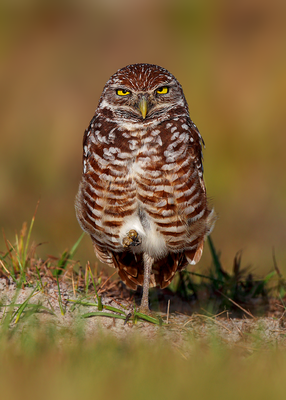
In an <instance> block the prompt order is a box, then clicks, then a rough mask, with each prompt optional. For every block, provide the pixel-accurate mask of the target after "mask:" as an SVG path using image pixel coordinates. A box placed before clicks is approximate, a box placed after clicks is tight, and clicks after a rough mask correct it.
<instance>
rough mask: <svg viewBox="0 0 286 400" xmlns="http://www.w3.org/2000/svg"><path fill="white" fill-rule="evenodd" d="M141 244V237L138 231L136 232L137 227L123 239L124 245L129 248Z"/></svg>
mask: <svg viewBox="0 0 286 400" xmlns="http://www.w3.org/2000/svg"><path fill="white" fill-rule="evenodd" d="M139 244H141V238H140V236H139V235H138V232H136V231H135V229H130V231H129V232H128V233H126V236H125V237H124V238H123V240H122V245H123V247H124V248H125V249H127V248H128V247H130V246H139Z"/></svg>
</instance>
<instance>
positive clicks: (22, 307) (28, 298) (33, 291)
mask: <svg viewBox="0 0 286 400" xmlns="http://www.w3.org/2000/svg"><path fill="white" fill-rule="evenodd" d="M36 290H37V287H35V289H34V290H32V292H31V294H30V295H29V296H28V297H27V299H26V300H25V301H24V303H22V304H21V306H20V307H19V308H18V310H17V311H16V312H15V313H14V315H13V317H12V320H13V319H14V317H15V316H16V319H15V323H16V324H17V322H18V321H19V319H20V317H21V315H22V313H23V311H24V310H25V308H26V307H27V305H28V303H29V300H30V299H31V297H32V296H33V295H34V294H38V293H40V292H37V293H35V292H36Z"/></svg>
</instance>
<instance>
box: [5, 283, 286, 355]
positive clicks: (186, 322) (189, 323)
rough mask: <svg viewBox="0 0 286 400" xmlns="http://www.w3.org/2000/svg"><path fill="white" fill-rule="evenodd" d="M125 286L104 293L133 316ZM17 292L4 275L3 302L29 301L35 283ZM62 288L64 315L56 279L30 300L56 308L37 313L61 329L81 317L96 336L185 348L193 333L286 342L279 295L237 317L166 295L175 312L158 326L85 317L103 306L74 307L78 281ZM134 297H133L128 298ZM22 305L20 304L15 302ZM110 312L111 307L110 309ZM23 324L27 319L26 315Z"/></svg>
mask: <svg viewBox="0 0 286 400" xmlns="http://www.w3.org/2000/svg"><path fill="white" fill-rule="evenodd" d="M124 290H126V289H124V288H123V287H121V286H120V285H119V286H118V285H117V286H116V289H114V290H113V291H111V292H112V293H111V295H110V293H108V291H107V292H105V293H103V295H102V303H103V304H104V305H109V306H112V307H116V308H121V309H122V310H123V309H124V311H125V312H126V315H127V314H128V313H129V312H132V309H133V307H134V299H132V298H130V292H128V291H126V292H124ZM16 291H17V289H16V286H15V284H14V283H13V282H8V281H7V280H6V279H4V278H3V279H0V299H1V303H2V305H3V304H5V305H9V304H11V303H13V301H14V302H15V303H16V304H18V305H19V304H23V302H24V301H25V300H26V299H27V298H28V296H29V295H30V294H31V292H32V291H33V288H31V287H25V288H22V289H18V292H17V298H16V299H15V294H16ZM60 291H61V298H62V303H63V307H64V309H65V314H64V315H62V313H61V309H60V305H59V299H58V297H59V295H58V287H57V283H56V282H55V281H54V280H47V281H46V286H45V289H44V290H43V291H41V292H35V293H34V295H33V296H32V297H31V299H30V300H29V303H32V304H41V305H42V306H45V307H46V308H48V309H50V310H51V311H52V312H53V313H52V312H51V313H49V312H48V311H46V310H44V309H40V308H39V309H38V311H37V313H36V314H35V315H36V317H37V318H38V320H39V321H40V322H41V323H52V324H54V325H55V326H56V327H59V328H61V327H66V328H73V327H74V326H75V325H76V324H79V323H80V321H81V322H83V321H84V329H85V332H86V333H87V335H88V336H89V335H90V336H92V335H95V334H96V333H98V332H102V330H106V331H107V332H109V333H111V334H112V335H115V336H116V337H118V338H126V337H129V336H130V335H136V334H137V335H138V334H139V335H140V336H142V337H143V338H146V339H148V340H150V339H153V338H156V337H158V336H160V337H161V338H162V337H163V338H165V339H166V340H168V341H171V342H172V344H173V345H174V346H175V347H177V348H178V349H179V351H182V349H183V348H184V346H185V344H186V343H188V346H190V343H192V341H190V338H192V339H193V340H194V341H197V340H201V341H204V340H209V339H210V338H211V339H214V338H215V340H217V341H219V342H222V343H224V344H226V345H227V346H230V347H234V346H236V347H243V349H244V350H247V351H248V350H249V351H253V343H254V341H255V343H256V344H257V343H259V344H260V345H262V346H266V347H269V346H272V345H277V344H279V345H281V346H286V317H285V316H284V314H285V312H284V307H283V306H282V305H281V304H280V303H279V302H278V301H277V300H275V299H271V300H270V301H269V304H268V309H267V312H266V314H265V315H264V316H263V317H255V316H250V315H248V314H247V313H243V312H242V314H243V315H242V317H241V318H237V317H233V316H232V314H230V313H227V312H225V313H222V314H220V315H217V316H209V315H203V314H202V313H200V311H199V310H198V309H197V310H196V308H198V307H197V305H196V304H195V303H194V304H186V305H184V306H182V304H181V303H182V300H180V299H176V298H175V297H174V296H173V297H171V296H170V295H168V294H167V295H166V298H165V299H164V301H165V303H164V301H161V302H160V303H159V305H160V306H161V307H163V308H164V307H165V309H166V308H167V307H166V305H167V300H168V296H169V299H170V298H171V302H172V308H171V312H170V313H169V315H168V316H167V314H166V313H163V312H158V313H157V314H159V315H160V317H161V318H162V319H163V321H164V322H165V324H166V325H163V326H158V325H154V324H152V323H149V322H145V321H138V322H137V323H136V324H134V323H133V322H132V321H130V320H129V321H128V322H125V321H124V320H120V319H115V318H109V317H102V316H95V317H92V318H86V319H82V318H81V316H82V315H83V314H85V313H89V312H94V311H97V308H96V307H91V306H88V307H86V306H79V305H76V306H75V307H74V304H73V303H71V302H69V301H68V300H77V299H80V298H82V297H83V296H81V295H80V294H76V295H75V292H74V291H73V288H72V285H71V284H70V283H69V282H64V281H61V283H60ZM128 296H129V300H126V298H128ZM124 297H125V300H123V301H120V303H119V301H118V300H119V299H121V298H124ZM163 297H164V296H163ZM86 301H91V302H93V301H94V300H93V299H92V297H91V298H90V300H86ZM120 305H121V306H122V307H120ZM176 306H177V307H178V308H177V311H176V312H174V311H173V309H174V307H176ZM184 307H185V308H184ZM16 309H17V307H16V306H15V310H16ZM179 310H183V312H178V311H179ZM104 311H106V312H108V311H107V310H104ZM240 311H241V310H240ZM245 311H247V310H245ZM5 312H7V307H6V308H5V307H3V306H2V307H1V311H0V319H1V318H2V317H3V315H4V313H5ZM110 314H112V312H110ZM23 321H24V319H23ZM14 323H15V322H13V323H12V324H14ZM19 323H21V318H20V322H19ZM24 323H25V322H24Z"/></svg>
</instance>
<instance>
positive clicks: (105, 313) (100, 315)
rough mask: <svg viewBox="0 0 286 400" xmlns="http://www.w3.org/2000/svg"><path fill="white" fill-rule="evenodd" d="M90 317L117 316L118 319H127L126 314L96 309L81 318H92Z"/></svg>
mask: <svg viewBox="0 0 286 400" xmlns="http://www.w3.org/2000/svg"><path fill="white" fill-rule="evenodd" d="M90 317H109V318H117V319H126V316H123V315H118V314H113V313H108V312H104V311H94V312H91V313H87V314H83V315H82V316H81V318H90Z"/></svg>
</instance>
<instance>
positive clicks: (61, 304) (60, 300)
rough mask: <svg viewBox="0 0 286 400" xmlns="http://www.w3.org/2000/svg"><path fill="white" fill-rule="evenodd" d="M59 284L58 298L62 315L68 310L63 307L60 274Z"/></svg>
mask: <svg viewBox="0 0 286 400" xmlns="http://www.w3.org/2000/svg"><path fill="white" fill-rule="evenodd" d="M57 285H58V293H59V297H58V299H59V306H60V310H61V314H62V315H65V313H66V312H65V310H64V308H63V303H62V295H61V289H60V284H59V278H58V276H57Z"/></svg>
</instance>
